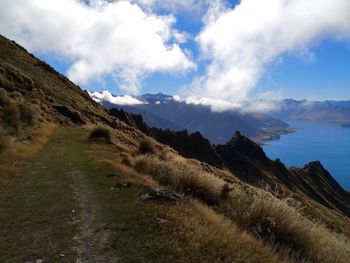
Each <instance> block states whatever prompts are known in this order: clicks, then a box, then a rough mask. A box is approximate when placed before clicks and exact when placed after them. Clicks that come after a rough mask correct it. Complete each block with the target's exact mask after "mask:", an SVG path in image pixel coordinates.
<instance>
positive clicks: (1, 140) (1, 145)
mask: <svg viewBox="0 0 350 263" xmlns="http://www.w3.org/2000/svg"><path fill="white" fill-rule="evenodd" d="M7 144H8V142H7V138H6V137H5V136H3V135H1V134H0V153H1V152H3V151H4V150H5V149H6V148H7Z"/></svg>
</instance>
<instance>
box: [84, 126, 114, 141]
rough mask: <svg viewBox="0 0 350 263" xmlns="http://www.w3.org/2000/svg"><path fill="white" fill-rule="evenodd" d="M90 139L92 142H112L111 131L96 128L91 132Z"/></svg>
mask: <svg viewBox="0 0 350 263" xmlns="http://www.w3.org/2000/svg"><path fill="white" fill-rule="evenodd" d="M89 139H90V140H92V141H103V142H105V143H111V142H112V134H111V130H110V129H108V128H105V127H95V128H94V129H92V130H91V131H90V134H89Z"/></svg>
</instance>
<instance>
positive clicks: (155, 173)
mask: <svg viewBox="0 0 350 263" xmlns="http://www.w3.org/2000/svg"><path fill="white" fill-rule="evenodd" d="M134 167H135V169H136V170H137V171H138V172H139V173H144V174H149V175H151V176H152V177H153V178H155V179H156V180H157V181H158V182H159V183H160V184H162V185H166V186H170V187H172V188H174V189H175V190H176V191H180V192H182V193H185V194H188V195H191V196H193V197H196V198H199V199H200V200H202V201H204V202H206V203H208V204H216V203H218V202H219V201H220V200H221V199H222V193H223V187H224V181H222V180H221V179H219V178H217V177H215V176H213V175H211V174H209V173H206V172H204V171H203V170H201V169H198V167H195V166H193V165H191V164H188V163H187V162H186V161H185V160H182V159H180V158H179V159H169V160H163V159H160V158H159V157H158V156H156V155H140V156H136V157H135V160H134Z"/></svg>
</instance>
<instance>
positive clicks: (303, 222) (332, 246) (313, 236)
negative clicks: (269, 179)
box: [220, 187, 350, 263]
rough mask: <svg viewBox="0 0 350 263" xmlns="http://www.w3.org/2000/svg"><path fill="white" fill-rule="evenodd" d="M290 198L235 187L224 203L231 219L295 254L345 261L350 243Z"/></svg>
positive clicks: (308, 258)
mask: <svg viewBox="0 0 350 263" xmlns="http://www.w3.org/2000/svg"><path fill="white" fill-rule="evenodd" d="M290 204H291V200H290V199H288V198H286V199H284V200H279V199H277V198H275V197H274V196H273V195H271V194H270V193H267V192H264V191H259V190H253V189H252V188H250V190H249V188H248V189H243V188H240V187H235V189H233V190H232V191H231V193H230V197H229V201H227V202H226V204H225V205H224V206H221V208H220V209H222V210H221V212H223V213H224V214H225V215H226V216H227V217H228V218H230V219H231V220H233V221H234V222H235V223H237V224H238V225H240V226H241V227H242V228H243V229H245V230H248V231H250V232H252V233H253V234H254V235H256V236H257V237H259V238H262V239H263V240H264V241H265V242H268V243H270V244H271V245H272V246H275V247H277V248H278V249H280V250H285V251H286V250H288V251H290V254H291V255H292V256H293V257H296V258H299V260H306V261H309V262H315V263H329V262H335V263H346V262H349V259H350V243H349V241H348V240H346V239H345V238H344V237H341V236H339V235H337V234H335V233H331V232H330V230H328V229H326V228H325V227H324V226H322V225H320V224H318V223H317V222H312V221H310V220H309V219H307V218H305V217H303V216H302V215H301V214H300V211H298V209H299V208H298V207H295V206H294V207H293V206H291V205H290Z"/></svg>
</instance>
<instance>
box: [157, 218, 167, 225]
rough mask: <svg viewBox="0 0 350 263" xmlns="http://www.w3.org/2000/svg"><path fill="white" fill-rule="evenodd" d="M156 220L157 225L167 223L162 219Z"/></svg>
mask: <svg viewBox="0 0 350 263" xmlns="http://www.w3.org/2000/svg"><path fill="white" fill-rule="evenodd" d="M156 220H157V223H158V224H159V225H163V224H165V223H167V222H168V220H166V219H163V218H157V219H156Z"/></svg>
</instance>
